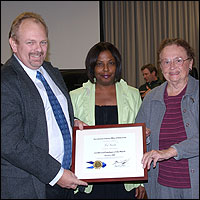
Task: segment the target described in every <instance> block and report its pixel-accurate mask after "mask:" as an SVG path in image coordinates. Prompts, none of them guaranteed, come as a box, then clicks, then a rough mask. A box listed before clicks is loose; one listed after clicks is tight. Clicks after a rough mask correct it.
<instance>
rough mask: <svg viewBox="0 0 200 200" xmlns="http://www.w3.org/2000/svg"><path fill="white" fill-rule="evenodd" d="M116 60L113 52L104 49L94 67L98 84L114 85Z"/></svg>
mask: <svg viewBox="0 0 200 200" xmlns="http://www.w3.org/2000/svg"><path fill="white" fill-rule="evenodd" d="M115 72H116V61H115V58H114V57H113V56H112V54H111V52H110V51H108V50H106V51H102V52H101V53H100V54H99V56H98V58H97V62H96V66H95V69H94V73H95V77H96V84H99V85H104V86H108V85H113V84H114V82H115Z"/></svg>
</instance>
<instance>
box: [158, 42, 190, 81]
mask: <svg viewBox="0 0 200 200" xmlns="http://www.w3.org/2000/svg"><path fill="white" fill-rule="evenodd" d="M180 58H181V59H182V60H184V61H183V64H182V65H179V64H175V60H177V59H180ZM186 59H188V55H187V52H186V50H185V49H184V48H183V47H181V46H177V45H169V46H166V47H165V48H164V49H163V50H162V51H161V53H160V60H161V61H163V60H166V61H165V63H166V62H167V63H169V64H168V65H166V66H164V65H162V64H161V65H160V67H161V70H162V73H163V75H164V77H165V79H166V80H167V81H168V83H169V84H170V83H171V84H177V83H180V84H181V83H183V84H184V83H185V82H187V79H188V74H189V69H191V68H192V64H193V60H192V59H188V60H186Z"/></svg>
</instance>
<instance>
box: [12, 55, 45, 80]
mask: <svg viewBox="0 0 200 200" xmlns="http://www.w3.org/2000/svg"><path fill="white" fill-rule="evenodd" d="M14 56H15V58H16V59H17V61H18V62H19V63H20V65H21V66H22V68H23V69H24V71H25V72H26V73H27V74H28V76H29V77H30V78H31V79H32V81H33V82H35V80H36V74H37V71H40V72H41V73H42V74H43V72H42V71H43V66H41V67H40V68H39V69H37V70H35V69H30V68H29V67H27V66H26V65H24V64H23V63H22V61H21V60H20V59H19V58H18V57H17V55H16V54H14Z"/></svg>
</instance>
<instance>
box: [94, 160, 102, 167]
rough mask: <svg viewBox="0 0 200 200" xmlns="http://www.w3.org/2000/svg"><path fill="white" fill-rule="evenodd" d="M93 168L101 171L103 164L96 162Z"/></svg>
mask: <svg viewBox="0 0 200 200" xmlns="http://www.w3.org/2000/svg"><path fill="white" fill-rule="evenodd" d="M93 167H94V168H95V169H100V168H101V167H102V162H101V161H100V160H97V161H95V162H94V164H93Z"/></svg>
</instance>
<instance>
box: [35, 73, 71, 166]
mask: <svg viewBox="0 0 200 200" xmlns="http://www.w3.org/2000/svg"><path fill="white" fill-rule="evenodd" d="M36 78H38V79H39V80H40V81H41V82H42V83H43V85H44V87H45V89H46V91H47V95H48V98H49V102H50V104H51V107H52V109H53V113H54V116H55V119H56V121H57V123H58V126H59V128H60V131H61V132H62V136H63V140H64V157H63V162H62V167H63V168H65V169H69V168H70V163H71V155H72V148H71V136H70V132H69V127H68V124H67V120H66V118H65V115H64V113H63V111H62V108H61V106H60V103H59V101H58V99H57V98H56V96H55V94H54V93H53V91H52V90H51V88H50V86H49V84H48V83H47V81H46V79H45V78H44V76H43V75H42V74H41V73H40V72H39V71H37V75H36Z"/></svg>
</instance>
